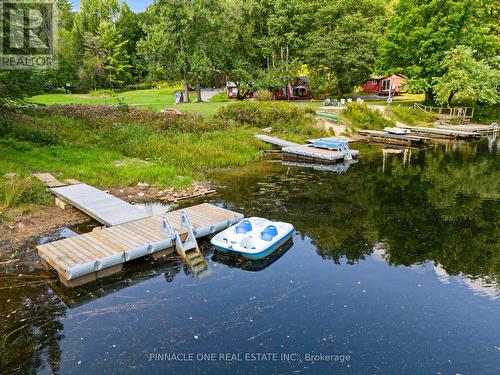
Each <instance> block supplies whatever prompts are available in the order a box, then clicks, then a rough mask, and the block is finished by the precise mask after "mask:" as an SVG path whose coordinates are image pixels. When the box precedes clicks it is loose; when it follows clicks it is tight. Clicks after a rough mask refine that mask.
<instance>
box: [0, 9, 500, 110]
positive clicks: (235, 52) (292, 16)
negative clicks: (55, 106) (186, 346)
mask: <svg viewBox="0 0 500 375" xmlns="http://www.w3.org/2000/svg"><path fill="white" fill-rule="evenodd" d="M57 2H58V8H59V21H60V24H59V33H58V34H59V35H58V38H59V43H58V46H59V48H58V51H57V61H58V65H57V68H56V69H53V70H48V71H44V72H38V73H32V72H28V73H26V72H23V73H21V74H12V73H9V72H0V95H2V96H4V97H9V96H11V97H16V96H19V95H22V94H25V95H27V94H28V92H29V93H32V91H33V90H43V91H56V90H71V91H77V92H88V91H90V90H96V89H103V88H109V89H115V88H119V87H120V88H123V87H127V86H130V87H132V86H137V85H139V86H140V85H143V86H144V87H146V86H147V85H148V84H151V83H153V82H157V81H167V82H179V81H182V82H183V83H184V90H185V91H186V92H187V91H188V90H189V88H193V87H194V88H197V89H199V88H200V87H202V86H212V85H217V84H220V83H221V82H225V81H226V80H231V81H234V82H236V83H237V84H238V85H240V86H241V90H245V86H247V85H250V84H251V85H252V87H254V88H270V89H273V88H279V87H283V86H284V84H285V83H286V82H287V81H290V80H293V79H295V78H296V77H297V75H298V74H299V72H303V73H304V72H305V74H307V76H308V77H309V80H310V85H311V86H312V88H313V89H314V90H315V92H316V93H318V94H328V95H332V94H333V93H336V94H337V95H338V96H340V97H341V96H342V95H344V93H345V92H348V91H350V90H351V89H353V88H354V87H355V86H357V85H359V84H360V83H362V82H363V81H364V80H366V79H367V78H369V77H370V76H371V75H373V74H393V73H400V74H404V75H405V76H406V77H407V78H408V80H407V83H408V88H409V90H411V91H413V92H424V93H425V94H426V101H427V102H439V103H451V101H452V100H453V98H454V97H456V96H460V95H461V96H466V97H468V98H472V99H473V100H475V101H478V102H481V103H487V104H495V103H498V102H499V100H500V99H499V95H498V85H499V84H500V75H499V68H500V57H499V56H500V26H499V24H498V19H500V3H499V2H497V1H491V0H405V1H402V0H401V1H398V0H358V1H355V2H354V1H352V0H308V1H305V0H155V1H154V2H153V3H152V4H151V5H150V6H148V7H147V8H146V10H145V11H144V12H140V13H135V12H133V11H132V10H131V9H130V7H129V6H128V5H127V4H126V2H122V3H121V4H120V3H119V2H118V0H82V1H81V5H80V9H79V11H78V12H75V11H73V10H72V4H71V2H70V0H57ZM25 75H29V77H24V76H25ZM33 75H36V76H37V77H38V78H39V82H40V83H41V84H40V86H37V85H34V84H33V82H34V78H36V77H33ZM2 82H3V84H2ZM26 82H29V84H28V86H26V85H25V83H26ZM198 92H199V90H198ZM185 97H186V98H189V97H188V96H187V95H185Z"/></svg>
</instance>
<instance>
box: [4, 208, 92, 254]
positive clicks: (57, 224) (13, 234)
mask: <svg viewBox="0 0 500 375" xmlns="http://www.w3.org/2000/svg"><path fill="white" fill-rule="evenodd" d="M88 220H89V217H88V216H87V215H85V214H84V213H82V212H80V211H78V210H76V209H73V208H69V209H66V210H61V209H60V208H59V207H56V206H46V207H41V208H40V209H37V211H36V213H35V214H33V215H21V216H18V217H17V218H16V219H15V220H13V221H11V222H9V223H6V224H0V259H5V258H10V256H11V254H12V252H14V251H15V250H17V249H19V248H22V247H25V246H24V245H25V244H26V243H28V242H32V241H33V240H34V239H36V238H40V237H43V236H49V235H53V234H54V233H55V232H56V231H57V230H58V229H60V228H61V227H65V226H68V225H75V224H81V223H84V222H86V221H88Z"/></svg>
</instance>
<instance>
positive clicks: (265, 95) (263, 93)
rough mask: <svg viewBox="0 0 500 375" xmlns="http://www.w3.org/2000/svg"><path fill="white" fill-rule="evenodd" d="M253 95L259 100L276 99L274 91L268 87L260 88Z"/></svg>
mask: <svg viewBox="0 0 500 375" xmlns="http://www.w3.org/2000/svg"><path fill="white" fill-rule="evenodd" d="M253 97H254V98H255V100H258V101H259V102H268V101H271V100H273V99H274V95H273V93H272V92H271V91H269V90H266V89H262V90H258V91H257V92H256V93H255V94H254V95H253Z"/></svg>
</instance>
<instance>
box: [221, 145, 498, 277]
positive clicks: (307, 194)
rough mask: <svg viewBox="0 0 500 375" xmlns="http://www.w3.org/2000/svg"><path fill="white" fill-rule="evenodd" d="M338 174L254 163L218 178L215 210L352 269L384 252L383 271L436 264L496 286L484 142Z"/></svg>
mask: <svg viewBox="0 0 500 375" xmlns="http://www.w3.org/2000/svg"><path fill="white" fill-rule="evenodd" d="M369 147H370V148H367V147H366V148H364V149H363V148H362V153H361V155H362V158H361V162H360V163H358V164H356V165H354V166H353V167H352V168H350V169H349V171H348V172H347V173H345V174H340V175H339V174H332V173H328V172H320V171H314V172H312V171H310V170H305V169H290V168H287V167H284V166H281V165H279V164H278V163H269V162H262V163H256V164H253V165H250V166H247V167H246V168H242V169H237V170H234V171H230V172H229V173H227V172H226V173H220V174H216V175H215V176H214V179H215V180H216V181H217V182H219V183H220V184H221V185H224V186H226V188H225V190H224V192H223V196H224V200H225V201H226V202H227V203H228V204H229V205H230V206H233V207H243V208H244V209H245V214H246V215H248V216H253V215H254V216H263V217H268V218H275V219H279V220H283V221H288V222H291V223H293V224H294V225H295V227H296V229H297V230H298V231H299V232H300V233H301V234H302V235H303V236H307V237H309V238H310V239H311V240H312V242H313V243H314V244H315V245H316V246H317V251H318V254H319V255H320V256H322V257H323V258H329V259H332V260H333V261H334V262H336V263H338V262H340V260H341V259H345V260H346V261H347V263H350V264H352V263H355V262H357V261H359V260H361V259H364V258H365V256H366V255H369V254H371V253H372V252H373V249H374V247H375V246H376V244H377V243H380V242H383V243H384V244H385V246H386V251H387V257H386V261H387V262H388V263H389V264H392V265H407V266H408V265H414V264H419V263H423V262H425V261H428V260H430V261H434V262H435V263H439V264H440V265H441V266H442V267H443V268H444V269H445V270H446V272H447V273H448V274H449V275H457V274H461V273H463V274H466V275H471V276H483V277H485V278H486V279H487V280H493V281H494V282H496V283H497V285H498V284H499V283H500V249H499V243H500V241H499V239H500V238H499V236H500V233H499V231H498V223H499V218H498V212H499V208H500V201H499V197H500V195H499V192H500V185H499V184H500V173H499V165H498V157H497V154H496V153H490V152H489V150H488V143H487V142H486V141H483V142H479V143H472V144H455V145H454V147H444V146H436V147H435V148H434V150H431V149H426V150H421V151H419V152H415V151H414V152H412V158H411V160H409V161H407V162H406V163H403V157H402V155H399V156H398V155H394V156H392V157H390V158H388V159H387V160H386V161H385V167H384V170H382V160H381V159H382V152H381V151H380V150H381V148H380V147H377V146H369Z"/></svg>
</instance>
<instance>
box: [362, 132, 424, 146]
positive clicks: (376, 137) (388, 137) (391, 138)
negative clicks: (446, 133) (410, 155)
mask: <svg viewBox="0 0 500 375" xmlns="http://www.w3.org/2000/svg"><path fill="white" fill-rule="evenodd" d="M358 134H359V135H361V136H363V137H361V138H356V140H358V141H361V142H363V141H365V142H380V143H389V144H397V145H412V144H424V143H426V142H429V141H430V140H431V138H429V137H423V136H418V135H411V134H407V135H398V134H391V133H387V132H384V131H381V130H359V131H358Z"/></svg>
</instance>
